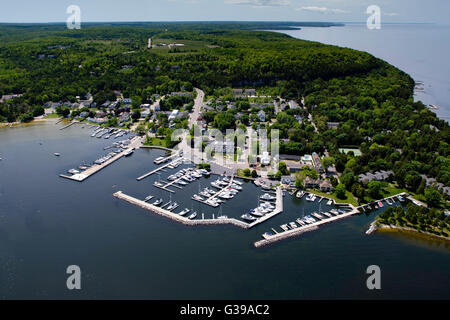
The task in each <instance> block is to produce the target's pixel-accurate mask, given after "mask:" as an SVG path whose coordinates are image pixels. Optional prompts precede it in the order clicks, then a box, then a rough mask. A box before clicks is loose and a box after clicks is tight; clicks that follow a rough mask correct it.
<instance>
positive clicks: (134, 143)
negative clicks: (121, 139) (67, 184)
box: [59, 137, 141, 182]
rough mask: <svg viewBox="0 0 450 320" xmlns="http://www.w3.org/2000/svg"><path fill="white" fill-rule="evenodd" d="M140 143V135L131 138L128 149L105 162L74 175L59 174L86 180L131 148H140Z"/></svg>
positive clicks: (71, 178)
mask: <svg viewBox="0 0 450 320" xmlns="http://www.w3.org/2000/svg"><path fill="white" fill-rule="evenodd" d="M140 145H141V138H140V137H134V138H133V139H132V140H131V143H130V146H129V148H128V149H126V150H124V151H122V152H120V153H118V154H116V155H115V156H114V157H112V158H111V159H109V160H107V161H105V162H104V163H102V164H94V165H93V166H92V167H89V168H88V169H86V170H85V171H83V172H81V173H78V174H74V175H72V176H68V175H64V174H60V175H59V176H60V177H61V178H65V179H70V180H74V181H78V182H82V181H84V180H86V179H87V178H89V177H90V176H92V175H93V174H95V173H97V172H99V171H100V170H102V169H104V168H106V167H107V166H109V165H110V164H112V163H114V162H115V161H117V160H119V159H120V158H122V157H123V156H124V155H125V153H127V152H128V151H129V150H130V149H139V147H140Z"/></svg>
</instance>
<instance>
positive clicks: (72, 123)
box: [59, 120, 80, 130]
mask: <svg viewBox="0 0 450 320" xmlns="http://www.w3.org/2000/svg"><path fill="white" fill-rule="evenodd" d="M75 123H80V122H79V121H75V120H74V121H72V122H71V123H69V124H68V125H67V126H64V127H62V128H59V130H63V129H66V128H68V127H70V126H71V125H74V124H75Z"/></svg>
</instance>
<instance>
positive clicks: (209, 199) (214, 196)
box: [192, 176, 234, 207]
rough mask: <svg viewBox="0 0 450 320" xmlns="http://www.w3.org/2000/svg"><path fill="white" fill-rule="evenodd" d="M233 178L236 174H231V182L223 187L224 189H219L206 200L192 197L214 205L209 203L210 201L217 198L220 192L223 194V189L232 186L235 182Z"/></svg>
mask: <svg viewBox="0 0 450 320" xmlns="http://www.w3.org/2000/svg"><path fill="white" fill-rule="evenodd" d="M233 179H234V176H231V179H230V182H229V183H228V184H227V185H226V186H225V187H223V188H222V189H220V190H219V191H217V192H216V193H215V194H213V195H212V196H210V197H209V198H208V199H206V200H197V199H194V198H192V200H195V201H198V202H200V203H203V204H207V205H208V206H211V207H212V205H211V204H210V203H208V202H209V201H211V200H213V199H215V198H217V196H218V195H219V194H221V193H222V192H223V191H225V189H228V188H229V187H231V185H232V184H233ZM230 200H231V199H230Z"/></svg>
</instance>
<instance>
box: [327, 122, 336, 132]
mask: <svg viewBox="0 0 450 320" xmlns="http://www.w3.org/2000/svg"><path fill="white" fill-rule="evenodd" d="M338 127H339V122H327V128H328V129H333V130H336V129H337V128H338Z"/></svg>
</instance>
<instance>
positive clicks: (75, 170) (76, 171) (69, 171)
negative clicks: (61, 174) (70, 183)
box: [67, 169, 80, 174]
mask: <svg viewBox="0 0 450 320" xmlns="http://www.w3.org/2000/svg"><path fill="white" fill-rule="evenodd" d="M67 172H68V173H71V174H79V173H80V171H79V170H77V169H70V170H68V171H67Z"/></svg>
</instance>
